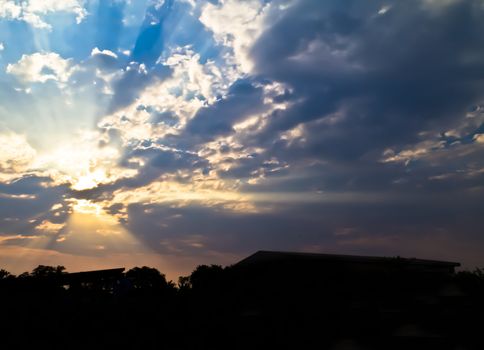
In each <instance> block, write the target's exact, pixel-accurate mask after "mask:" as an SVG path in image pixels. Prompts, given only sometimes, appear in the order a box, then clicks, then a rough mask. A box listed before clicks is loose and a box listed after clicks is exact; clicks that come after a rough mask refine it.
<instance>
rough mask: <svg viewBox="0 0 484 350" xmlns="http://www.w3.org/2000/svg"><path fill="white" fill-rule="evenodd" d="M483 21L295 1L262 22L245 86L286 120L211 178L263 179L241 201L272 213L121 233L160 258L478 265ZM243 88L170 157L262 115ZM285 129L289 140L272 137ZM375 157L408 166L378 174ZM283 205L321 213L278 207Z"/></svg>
mask: <svg viewBox="0 0 484 350" xmlns="http://www.w3.org/2000/svg"><path fill="white" fill-rule="evenodd" d="M383 5H385V6H386V10H385V11H381V10H382V8H383ZM483 15H484V7H483V6H482V2H480V1H455V2H450V3H447V4H443V3H439V2H430V1H417V0H410V1H405V2H397V1H393V2H385V3H382V2H380V1H369V2H361V1H351V0H347V1H325V2H317V1H299V2H296V3H295V4H294V5H293V6H291V7H289V8H287V10H285V11H284V12H282V13H278V14H277V15H276V14H274V15H273V16H272V17H270V18H269V20H268V22H267V25H268V29H267V30H266V31H265V32H264V33H263V34H262V36H261V37H260V38H259V39H258V41H257V42H256V44H255V46H254V47H253V48H252V50H251V56H252V58H253V60H254V62H255V73H256V75H257V78H256V80H257V81H264V82H266V83H267V82H271V81H272V82H280V83H283V84H284V85H285V86H286V87H287V89H286V90H285V92H284V93H283V94H281V95H279V96H277V97H273V99H274V101H276V102H279V103H280V102H286V103H288V108H286V109H285V110H284V109H278V110H275V111H274V112H273V113H272V114H271V115H270V116H269V117H268V119H267V123H266V124H265V126H264V127H263V128H262V129H254V130H250V131H246V132H244V133H243V134H235V137H236V139H237V141H238V142H239V143H241V144H243V148H248V147H261V148H264V149H265V151H263V152H262V153H259V154H253V155H248V156H246V157H241V158H239V159H230V158H229V157H228V158H227V159H226V162H228V163H232V165H233V166H232V167H231V168H230V169H229V170H224V171H221V170H219V171H218V174H219V176H221V177H222V178H233V179H248V178H251V177H254V174H257V175H263V177H264V178H265V179H263V180H262V181H260V182H258V183H255V184H254V183H252V184H245V185H244V186H243V187H242V190H243V192H245V193H252V194H256V195H257V194H261V193H266V194H274V195H277V194H278V193H279V194H282V193H283V194H284V195H286V196H287V197H286V198H284V199H282V200H281V201H279V202H278V204H274V203H271V200H270V199H268V200H267V202H268V203H263V202H258V203H257V204H256V205H260V206H261V207H263V206H264V204H267V205H269V206H270V207H271V208H272V210H271V211H269V212H266V213H260V214H253V213H245V214H241V213H236V214H235V213H230V212H228V211H226V210H223V209H222V208H217V207H213V208H203V207H198V206H190V207H184V208H167V207H161V206H154V205H153V206H151V205H150V206H142V205H131V206H129V210H128V212H129V221H128V226H129V229H130V230H131V231H132V232H139V233H140V234H139V235H140V238H141V239H143V240H145V241H146V242H148V243H149V244H150V246H152V247H154V249H158V250H159V251H160V252H162V253H167V254H168V253H173V252H179V253H187V254H197V252H198V251H199V250H200V249H205V250H211V251H217V252H230V253H233V254H235V255H237V254H239V255H245V254H248V253H251V252H252V251H254V250H257V249H280V250H308V249H314V250H319V251H326V252H328V251H334V252H340V253H341V252H346V253H359V254H378V255H392V254H393V255H407V256H408V255H411V256H412V255H413V256H415V255H419V256H427V257H435V258H448V259H455V260H462V261H463V262H464V263H465V264H467V266H473V264H481V263H482V259H481V260H479V258H478V256H479V254H478V251H479V249H477V247H482V244H483V243H484V242H483V239H482V237H481V235H480V232H482V222H481V220H480V219H479V218H480V217H482V215H484V212H483V209H482V206H481V205H480V197H481V196H482V184H483V183H484V182H483V181H484V172H483V171H482V169H483V168H484V164H483V161H482V159H483V158H482V157H483V156H484V155H483V153H482V152H483V148H482V144H479V143H478V142H477V141H476V135H478V134H482V133H483V129H482V128H483V126H482V118H481V117H480V116H478V114H479V113H476V112H478V111H479V109H480V107H479V106H480V105H482V103H483V101H484V37H483V36H482V33H484V22H483V21H482V17H483ZM254 79H255V78H254ZM256 86H257V85H255V84H253V83H250V84H248V85H247V83H246V85H245V86H244V89H242V90H239V91H237V90H233V91H232V92H231V94H229V96H228V97H227V98H225V99H223V100H220V101H218V102H217V103H215V104H214V105H213V106H209V107H207V108H204V109H202V110H200V111H199V112H198V114H197V115H196V116H195V117H194V118H193V119H192V120H191V121H190V122H189V123H188V125H187V128H186V130H185V131H184V133H183V134H182V136H183V138H184V139H183V140H182V141H178V142H179V144H181V143H183V142H185V144H186V145H188V146H187V147H194V145H197V144H200V143H203V142H207V141H211V140H214V139H215V138H216V137H217V136H221V135H232V134H234V130H233V125H234V124H235V123H236V122H237V121H240V120H243V119H244V118H245V117H247V116H250V115H253V114H254V113H257V112H260V111H262V110H264V109H263V108H264V107H263V103H262V100H263V98H264V95H263V94H262V91H261V89H260V88H258V87H256ZM259 89H260V90H259ZM469 113H471V114H472V113H474V114H475V115H471V116H470V115H469ZM297 126H298V127H300V128H301V130H302V135H300V136H298V137H294V138H293V139H291V138H289V139H288V138H287V137H286V138H283V137H281V136H282V135H283V134H284V133H285V132H286V131H288V130H291V129H293V128H295V127H297ZM450 130H454V131H455V130H457V132H458V133H459V135H457V136H456V135H453V134H452V133H448V131H450ZM193 140H196V141H193ZM224 147H225V148H229V147H228V146H227V145H225V146H223V145H221V147H220V149H219V150H218V151H219V153H220V154H221V155H223V154H226V153H227V150H225V149H224ZM390 148H391V149H392V150H393V151H394V152H395V154H398V152H399V151H401V150H406V149H407V150H410V151H412V150H414V149H419V148H421V149H423V151H421V153H418V152H416V153H415V154H418V156H415V157H410V158H409V159H408V160H407V161H398V162H384V161H383V159H384V157H383V154H384V152H385V151H386V150H388V149H390ZM393 151H392V152H393ZM409 153H412V152H409ZM274 169H277V171H272V170H274ZM269 175H274V176H269ZM298 193H299V194H301V193H302V194H304V193H308V196H309V194H310V193H312V194H314V193H320V194H321V201H320V202H319V203H318V202H312V203H310V201H309V200H307V201H305V200H304V199H301V197H299V200H293V199H291V195H292V194H298ZM268 198H270V196H269V197H268ZM325 198H332V199H331V200H326V199H325ZM147 213H148V214H147ZM202 247H203V248H202Z"/></svg>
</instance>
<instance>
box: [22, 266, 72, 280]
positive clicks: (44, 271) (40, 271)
mask: <svg viewBox="0 0 484 350" xmlns="http://www.w3.org/2000/svg"><path fill="white" fill-rule="evenodd" d="M65 269H66V268H65V267H64V266H61V265H58V266H56V267H54V266H45V265H39V266H37V267H36V268H35V269H33V270H32V273H31V276H33V277H49V276H58V275H61V274H63V273H64V270H65Z"/></svg>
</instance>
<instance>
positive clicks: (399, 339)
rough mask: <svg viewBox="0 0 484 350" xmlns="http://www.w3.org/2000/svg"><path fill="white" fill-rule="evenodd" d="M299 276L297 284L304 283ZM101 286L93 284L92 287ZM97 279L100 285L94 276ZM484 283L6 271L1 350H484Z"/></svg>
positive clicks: (201, 269)
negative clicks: (25, 349)
mask: <svg viewBox="0 0 484 350" xmlns="http://www.w3.org/2000/svg"><path fill="white" fill-rule="evenodd" d="M296 271H297V273H298V274H297V275H295V272H296ZM89 276H91V277H89ZM92 276H93V277H92ZM483 296H484V273H483V270H480V269H477V270H475V271H473V272H470V271H465V272H459V273H456V274H454V275H449V276H430V275H425V274H423V275H419V274H415V273H412V274H408V273H404V272H401V273H400V272H397V273H395V274H393V275H390V274H388V275H385V276H383V275H381V274H368V273H361V272H360V273H356V274H348V273H343V272H342V271H338V270H337V269H331V270H328V271H321V270H318V271H316V270H312V269H308V270H305V271H301V270H298V267H297V266H290V265H287V266H282V267H281V266H278V267H277V268H275V267H274V266H264V267H262V268H261V267H258V268H257V271H254V270H251V269H250V268H240V267H237V266H230V267H225V268H224V267H221V266H217V265H211V266H206V265H202V266H198V267H197V268H196V269H195V270H194V271H193V272H192V274H191V275H190V276H186V277H180V279H179V281H178V284H177V285H175V283H173V282H172V281H167V280H166V277H165V275H164V274H162V273H160V272H159V271H158V270H157V269H154V268H149V267H146V266H143V267H136V268H133V269H131V270H129V271H127V272H125V273H123V272H122V271H114V270H113V271H111V270H110V271H107V270H106V271H105V272H99V273H97V274H92V275H90V274H89V273H81V274H67V273H66V272H65V268H64V267H62V266H57V267H52V266H42V265H40V266H38V267H37V268H35V269H34V270H33V271H32V272H31V273H24V274H22V275H20V276H18V277H15V276H13V275H12V274H10V273H9V272H7V271H5V270H0V297H1V300H2V317H1V321H0V327H1V329H2V337H1V340H0V346H1V348H6V349H8V348H21V347H26V346H27V347H28V346H30V347H35V348H39V347H41V346H48V348H99V347H105V348H117V347H119V348H137V349H247V348H250V349H258V348H303V349H307V348H317V349H449V350H450V349H482V348H483V347H482V346H483V345H484V343H483V341H482V339H481V337H480V336H479V334H480V328H481V325H482V324H483V322H484V303H483V301H482V300H483Z"/></svg>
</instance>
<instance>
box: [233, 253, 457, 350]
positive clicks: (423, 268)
mask: <svg viewBox="0 0 484 350" xmlns="http://www.w3.org/2000/svg"><path fill="white" fill-rule="evenodd" d="M459 265H460V264H459V263H456V262H446V261H434V260H422V259H408V258H401V257H394V258H392V257H368V256H350V255H332V254H313V253H293V252H270V251H259V252H257V253H255V254H253V255H251V256H249V257H247V258H245V259H243V260H241V261H240V262H238V263H237V264H235V265H234V266H233V270H234V274H235V276H236V277H235V278H234V281H235V283H236V287H235V288H236V289H237V290H238V294H237V295H238V298H239V299H238V301H237V304H238V305H239V312H240V314H241V316H242V317H245V318H246V319H247V322H249V323H252V322H256V321H254V320H257V322H260V324H261V326H262V325H264V324H270V325H272V327H274V329H273V331H274V332H278V333H281V334H283V335H284V334H286V333H287V334H291V332H292V333H294V332H296V333H297V335H298V337H301V338H304V337H306V338H307V339H312V340H313V341H314V340H317V339H318V338H317V334H318V332H319V333H321V332H323V333H324V337H325V340H324V341H327V342H328V343H327V344H326V345H325V346H328V347H332V346H333V345H335V344H336V343H337V342H338V341H340V340H345V339H346V340H348V339H349V340H351V342H354V343H356V344H360V345H359V346H361V348H365V349H366V348H368V349H373V348H385V347H387V346H389V347H390V348H397V347H395V346H396V345H398V346H399V347H398V348H415V347H416V346H419V348H420V347H423V348H425V347H427V348H442V349H447V348H449V349H450V348H452V347H449V346H451V345H452V342H451V341H450V340H451V339H450V338H449V337H450V334H451V333H449V331H451V330H452V328H453V327H451V326H450V325H451V324H453V323H454V322H455V321H454V320H452V319H451V318H449V315H451V314H452V313H453V312H454V311H455V310H454V309H455V307H454V306H455V304H456V302H457V303H459V302H460V299H459V297H458V294H459V293H458V292H455V293H452V292H451V293H449V291H455V288H454V287H455V286H454V285H453V280H452V277H453V274H454V270H455V268H456V267H458V266H459ZM291 327H292V329H291ZM289 338H291V340H294V337H288V339H289ZM445 344H447V345H445ZM358 348H360V347H358Z"/></svg>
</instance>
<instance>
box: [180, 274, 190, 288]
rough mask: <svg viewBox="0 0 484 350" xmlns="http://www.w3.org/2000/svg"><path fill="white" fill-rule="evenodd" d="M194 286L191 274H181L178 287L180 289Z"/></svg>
mask: <svg viewBox="0 0 484 350" xmlns="http://www.w3.org/2000/svg"><path fill="white" fill-rule="evenodd" d="M191 287H192V285H191V283H190V276H180V277H178V289H179V290H180V291H185V290H188V289H190V288H191Z"/></svg>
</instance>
